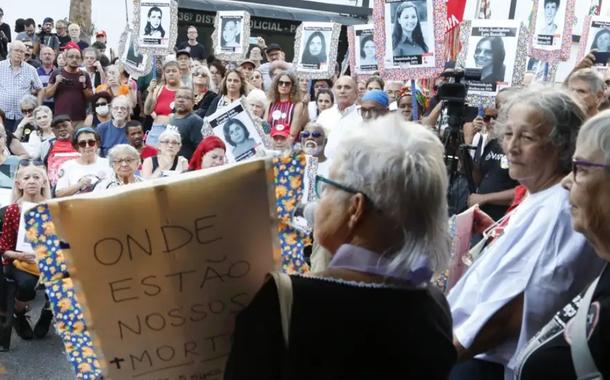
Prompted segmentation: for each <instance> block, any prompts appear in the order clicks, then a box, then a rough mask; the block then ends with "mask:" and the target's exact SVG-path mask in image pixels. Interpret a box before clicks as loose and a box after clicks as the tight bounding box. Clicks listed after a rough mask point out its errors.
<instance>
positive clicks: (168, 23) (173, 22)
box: [134, 0, 178, 55]
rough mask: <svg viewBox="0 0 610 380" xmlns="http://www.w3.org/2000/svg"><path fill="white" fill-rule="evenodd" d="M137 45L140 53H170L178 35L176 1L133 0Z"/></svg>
mask: <svg viewBox="0 0 610 380" xmlns="http://www.w3.org/2000/svg"><path fill="white" fill-rule="evenodd" d="M134 12H135V23H134V29H135V30H136V31H137V35H138V39H137V46H138V49H139V52H140V53H149V54H157V55H166V54H170V53H172V51H173V49H174V45H175V44H176V37H177V35H178V2H177V1H176V0H135V1H134Z"/></svg>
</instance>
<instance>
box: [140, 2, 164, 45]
mask: <svg viewBox="0 0 610 380" xmlns="http://www.w3.org/2000/svg"><path fill="white" fill-rule="evenodd" d="M162 20H163V12H162V11H161V8H159V7H150V9H149V10H148V17H147V21H146V26H145V27H144V36H146V37H153V38H163V37H165V29H163V26H162V25H161V21H162Z"/></svg>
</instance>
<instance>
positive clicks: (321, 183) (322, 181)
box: [314, 175, 368, 199]
mask: <svg viewBox="0 0 610 380" xmlns="http://www.w3.org/2000/svg"><path fill="white" fill-rule="evenodd" d="M328 185H331V186H332V187H336V188H337V189H339V190H343V191H345V192H348V193H350V194H362V195H364V196H365V197H366V198H367V199H368V197H367V196H366V194H364V193H363V192H362V191H360V190H356V189H353V188H351V187H349V186H346V185H342V184H340V183H338V182H335V181H333V180H332V179H328V178H326V177H322V176H321V175H317V176H316V186H315V188H314V190H315V192H316V196H317V197H318V198H322V194H324V192H325V191H326V188H327V186H328Z"/></svg>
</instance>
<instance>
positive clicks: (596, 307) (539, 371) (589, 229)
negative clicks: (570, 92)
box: [515, 111, 610, 380]
mask: <svg viewBox="0 0 610 380" xmlns="http://www.w3.org/2000/svg"><path fill="white" fill-rule="evenodd" d="M561 183H562V185H563V187H564V188H565V189H567V190H568V191H569V197H568V198H569V203H570V213H571V215H572V227H573V228H574V230H576V231H578V232H580V233H582V234H583V235H584V236H585V238H586V239H587V241H588V242H589V243H590V244H591V245H592V246H593V248H594V250H595V253H597V255H598V256H599V257H600V258H601V259H602V260H603V262H604V269H603V271H602V272H601V274H600V275H599V276H598V277H597V279H596V280H594V281H593V283H592V284H591V285H587V286H585V287H584V288H583V289H582V292H581V293H580V296H581V297H583V299H584V300H581V299H576V298H575V299H573V300H572V302H570V303H567V304H566V305H561V306H563V309H558V311H557V313H556V314H555V316H554V317H553V318H549V319H548V324H547V325H546V326H545V327H544V328H543V329H542V330H540V332H539V333H538V334H536V338H535V339H532V340H531V341H530V342H529V343H528V345H527V346H526V347H525V349H524V350H522V352H521V353H520V355H519V358H520V363H519V366H518V367H517V368H518V369H517V376H516V377H515V378H516V379H519V380H529V379H556V380H563V379H576V378H577V375H578V378H579V379H580V378H585V377H584V376H582V374H581V373H575V370H574V368H575V367H577V364H578V367H581V366H582V361H581V360H578V359H577V360H574V356H573V354H571V352H570V350H571V345H574V346H576V345H578V346H579V347H580V348H581V350H580V351H581V352H582V351H586V350H588V351H589V352H590V358H591V362H592V363H593V365H594V366H595V367H597V371H598V372H599V374H600V375H601V376H599V377H589V378H591V379H594V378H595V379H602V378H603V379H610V361H609V360H608V353H609V352H610V336H609V335H608V331H610V266H609V265H608V262H609V261H610V238H609V237H610V202H608V194H610V111H605V112H603V113H601V114H599V115H598V116H595V117H594V118H592V119H590V120H589V121H587V123H586V124H585V125H583V127H582V128H581V129H580V132H579V133H578V139H577V140H576V150H575V151H574V158H573V160H572V172H571V173H570V174H568V175H567V176H565V177H564V178H563V180H562V182H561ZM588 292H592V295H591V298H590V299H589V301H588V302H587V301H586V299H587V297H586V295H587V293H588ZM585 302H587V305H586V306H583V304H584V303H585ZM561 306H560V307H561ZM583 308H585V309H583ZM581 309H583V310H581ZM577 312H578V313H583V312H588V313H585V314H584V315H579V314H578V313H577ZM582 317H584V318H582ZM580 318H582V319H580ZM578 330H580V331H581V332H582V336H583V337H584V338H583V339H582V340H581V341H580V342H584V344H583V345H582V346H580V345H579V343H578V342H576V340H577V339H578V338H576V337H575V334H576V332H577V331H578ZM569 342H570V343H569ZM577 361H578V362H577Z"/></svg>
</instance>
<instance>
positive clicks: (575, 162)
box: [572, 159, 610, 182]
mask: <svg viewBox="0 0 610 380" xmlns="http://www.w3.org/2000/svg"><path fill="white" fill-rule="evenodd" d="M579 167H585V168H602V169H606V170H610V165H606V164H598V163H596V162H591V161H586V160H576V159H574V160H572V176H573V177H572V178H573V179H574V182H577V181H576V178H578V168H579Z"/></svg>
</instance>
